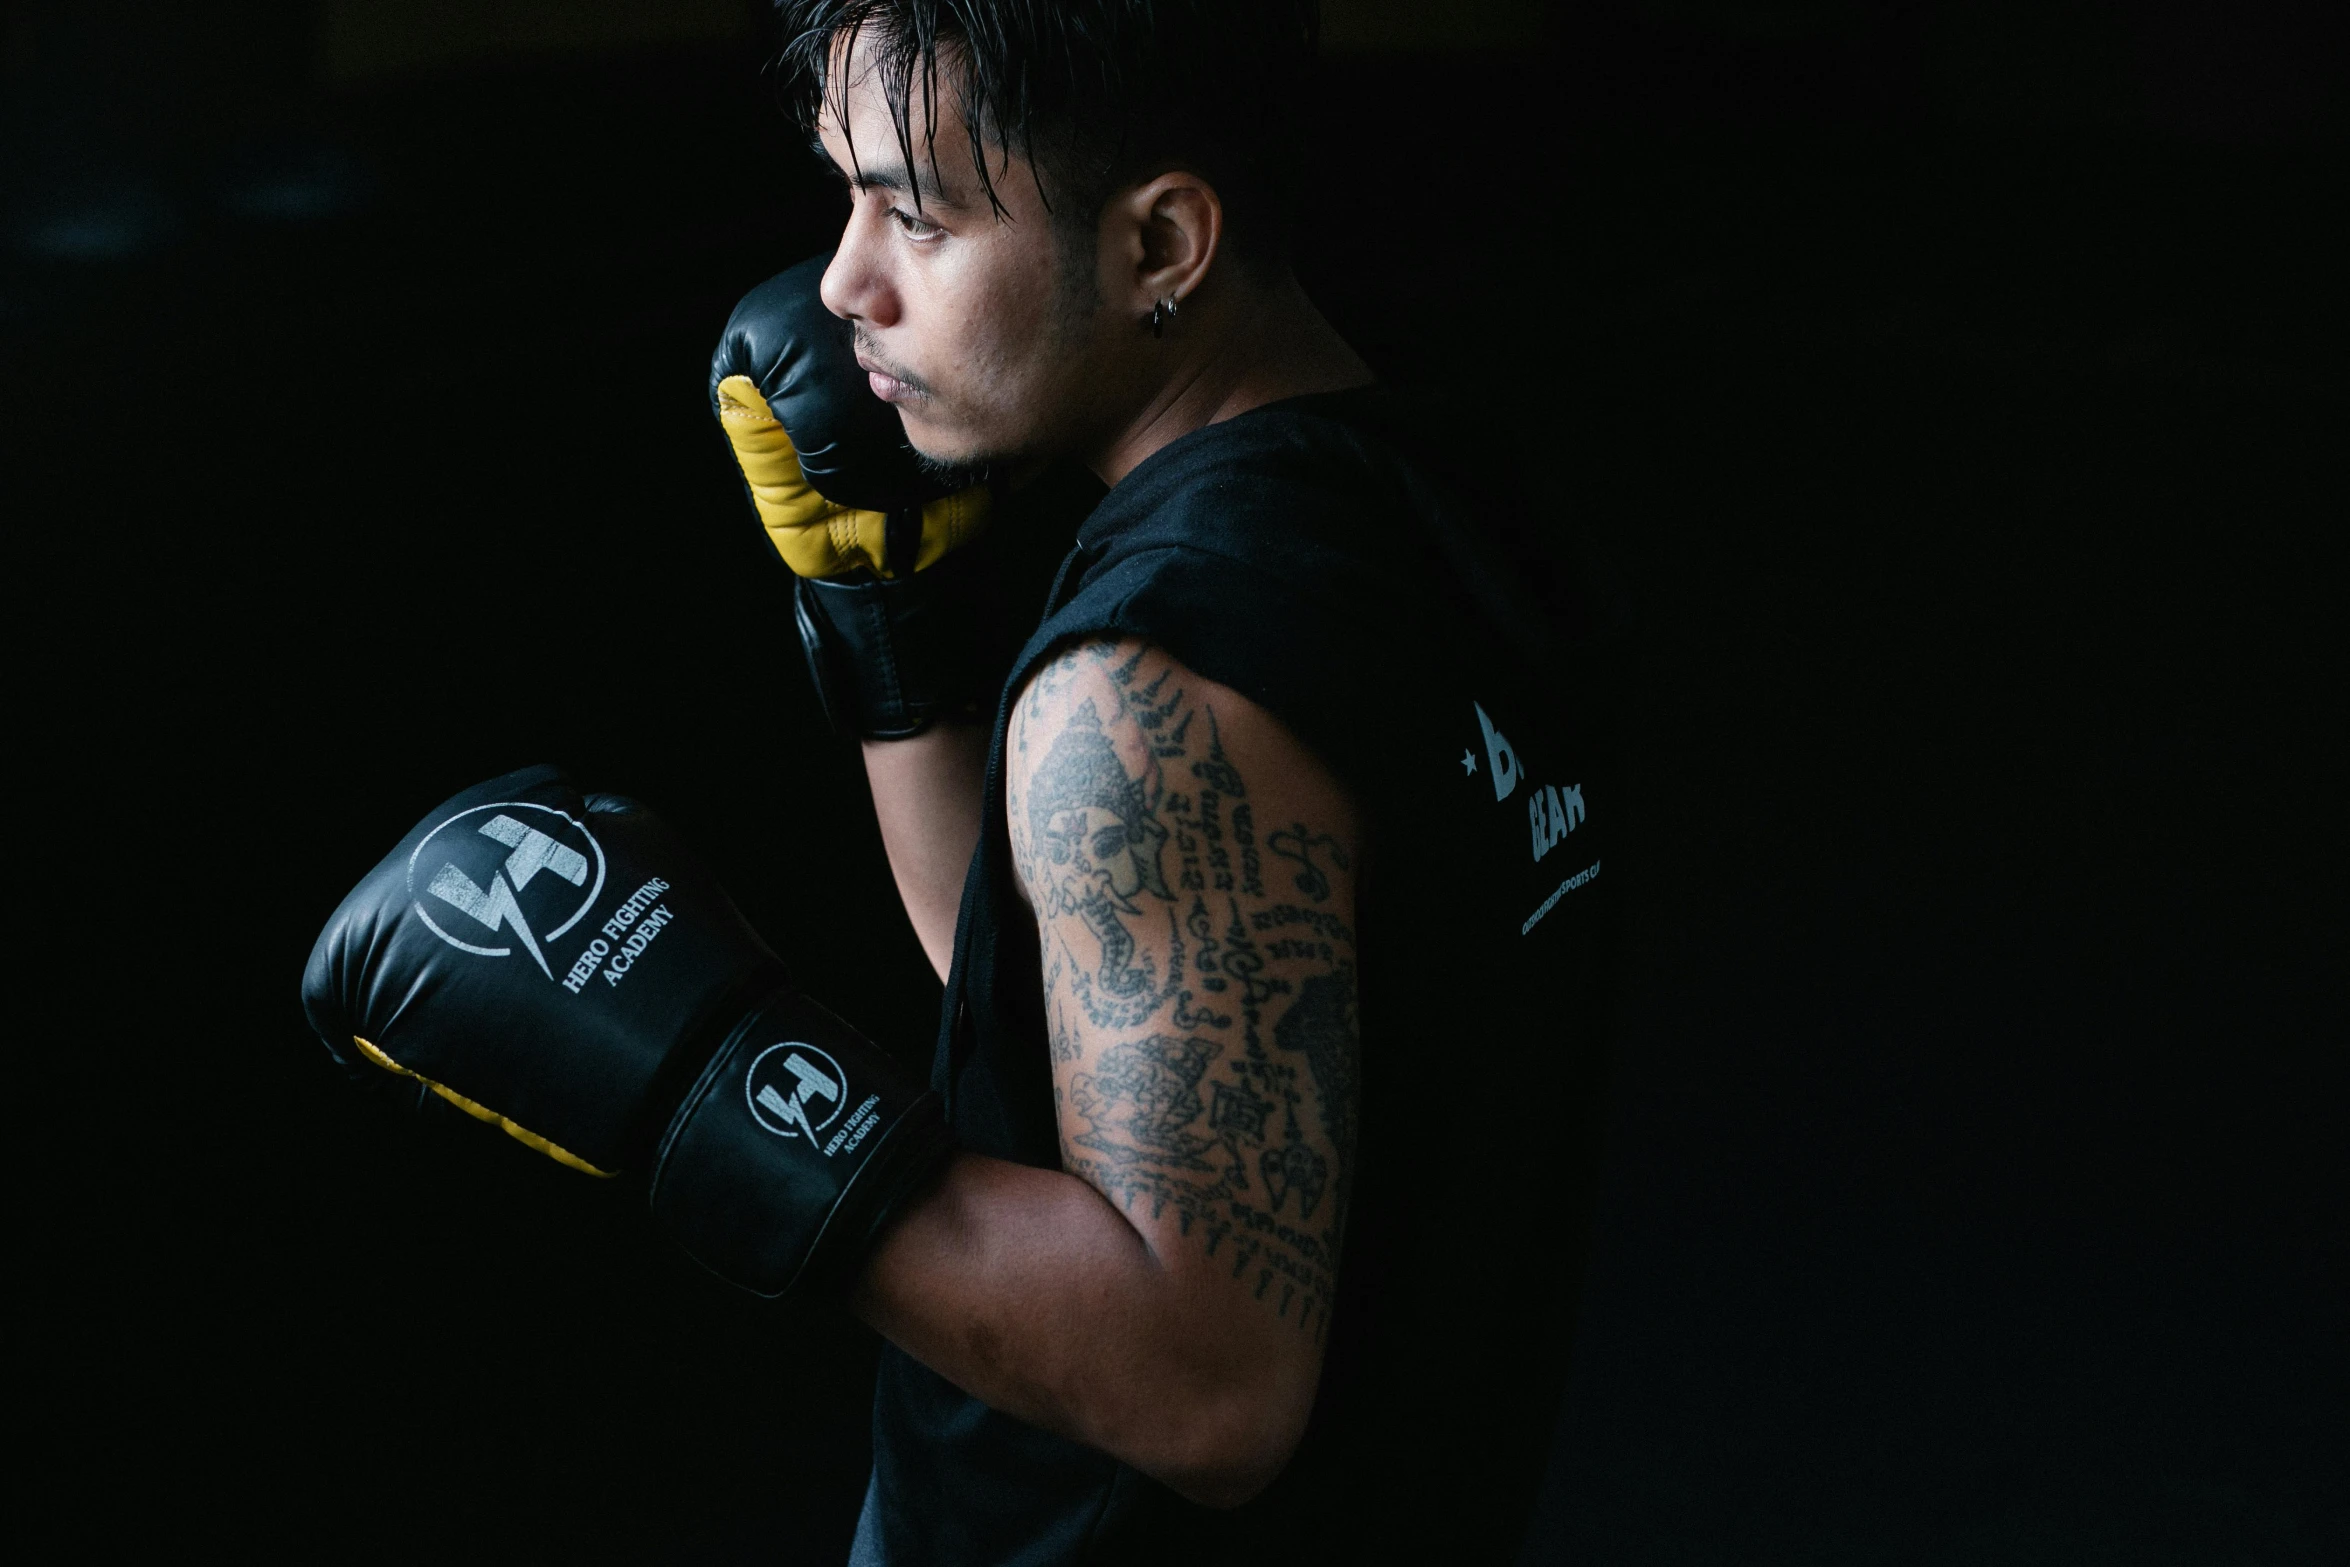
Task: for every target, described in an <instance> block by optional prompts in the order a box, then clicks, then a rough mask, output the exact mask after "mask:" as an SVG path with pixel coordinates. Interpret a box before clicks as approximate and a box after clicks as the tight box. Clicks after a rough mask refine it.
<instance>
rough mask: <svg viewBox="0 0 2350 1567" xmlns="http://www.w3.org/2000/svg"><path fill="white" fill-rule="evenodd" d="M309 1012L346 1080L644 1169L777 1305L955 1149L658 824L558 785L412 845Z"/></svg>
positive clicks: (840, 1268)
mask: <svg viewBox="0 0 2350 1567" xmlns="http://www.w3.org/2000/svg"><path fill="white" fill-rule="evenodd" d="M302 1003H303V1007H304V1010H305V1011H306V1012H307V1013H308V1015H309V1018H310V1022H311V1025H312V1026H313V1027H314V1028H316V1029H317V1030H318V1033H319V1036H320V1037H321V1038H322V1039H324V1040H325V1041H326V1045H327V1048H328V1050H329V1051H331V1052H332V1053H333V1054H334V1055H335V1056H336V1058H337V1059H338V1060H340V1061H342V1062H343V1063H344V1064H345V1066H346V1067H348V1068H350V1069H352V1070H354V1071H362V1072H371V1071H386V1072H393V1073H397V1074H399V1075H401V1076H403V1077H407V1078H412V1079H415V1080H416V1081H418V1082H420V1083H422V1084H423V1085H425V1086H426V1087H428V1088H429V1089H431V1091H432V1092H434V1093H436V1094H438V1095H440V1096H441V1097H442V1098H444V1099H446V1100H448V1101H449V1102H450V1103H451V1104H454V1105H456V1106H457V1107H458V1108H459V1109H461V1110H464V1111H465V1112H466V1113H468V1114H470V1115H473V1116H476V1117H478V1118H479V1119H481V1120H484V1121H488V1122H490V1123H492V1124H493V1125H496V1126H499V1127H502V1128H503V1129H504V1130H506V1131H507V1132H508V1133H510V1134H511V1135H513V1136H514V1137H516V1138H518V1139H519V1140H521V1141H522V1142H524V1143H526V1144H528V1145H529V1146H531V1147H532V1148H535V1149H537V1150H538V1151H540V1152H541V1153H544V1154H546V1155H548V1156H549V1157H551V1158H553V1159H556V1160H558V1161H560V1162H562V1163H563V1164H566V1165H569V1166H571V1167H572V1168H573V1169H577V1170H583V1171H585V1172H587V1173H589V1174H591V1175H612V1174H616V1173H618V1172H620V1171H622V1170H636V1169H641V1170H644V1171H645V1172H646V1173H647V1174H648V1175H649V1177H650V1187H651V1200H652V1208H653V1213H654V1216H655V1218H656V1220H657V1221H658V1222H659V1223H660V1224H661V1225H662V1226H663V1227H664V1228H666V1229H668V1230H669V1231H670V1232H671V1234H673V1235H674V1236H675V1237H676V1239H677V1240H678V1241H679V1242H680V1243H681V1244H682V1245H683V1246H684V1247H685V1249H686V1250H687V1251H688V1252H689V1253H691V1254H692V1255H693V1256H694V1257H696V1258H697V1259H699V1260H700V1261H701V1262H702V1263H703V1264H705V1265H706V1266H708V1267H709V1268H710V1269H711V1270H712V1271H713V1272H716V1273H718V1274H719V1275H721V1276H722V1277H724V1278H727V1279H730V1280H732V1281H733V1282H734V1283H737V1284H739V1285H742V1286H743V1287H744V1288H746V1289H749V1290H752V1291H753V1292H755V1293H757V1294H761V1295H769V1296H774V1295H781V1294H783V1293H785V1292H786V1291H788V1290H791V1289H793V1288H794V1287H802V1288H805V1287H809V1286H810V1285H820V1286H823V1285H833V1284H839V1283H845V1281H846V1279H847V1278H848V1277H849V1276H850V1275H851V1274H852V1273H853V1270H854V1267H855V1264H856V1262H857V1260H858V1259H859V1258H861V1257H862V1255H863V1253H864V1251H865V1249H866V1247H867V1246H868V1245H869V1244H870V1241H871V1238H872V1236H873V1235H874V1234H875V1233H876V1232H877V1231H878V1229H879V1228H880V1226H881V1225H882V1224H883V1222H884V1221H886V1219H887V1218H888V1216H889V1214H890V1213H891V1212H892V1211H893V1210H894V1209H895V1207H896V1206H897V1204H898V1203H899V1202H901V1201H902V1200H903V1199H904V1198H905V1197H906V1196H907V1194H908V1193H909V1192H910V1191H912V1190H913V1189H914V1188H915V1187H916V1186H917V1185H918V1184H919V1183H920V1182H921V1181H922V1179H923V1178H924V1177H925V1176H926V1175H927V1174H928V1173H929V1172H930V1171H931V1170H933V1169H935V1168H936V1167H937V1166H938V1164H939V1163H940V1162H941V1161H942V1160H944V1159H945V1157H946V1156H947V1154H948V1153H949V1152H950V1151H951V1143H950V1140H949V1137H948V1134H947V1131H946V1127H945V1123H944V1120H943V1117H942V1115H941V1113H940V1108H939V1101H938V1096H937V1095H936V1094H934V1093H932V1092H931V1091H930V1089H929V1088H928V1087H927V1086H926V1085H924V1084H922V1083H920V1082H919V1081H917V1080H916V1079H915V1078H914V1077H913V1076H912V1075H911V1074H909V1073H907V1072H906V1071H904V1070H903V1069H902V1068H900V1067H899V1066H898V1065H897V1063H895V1062H894V1061H892V1060H891V1059H890V1058H889V1057H888V1056H887V1055H886V1054H884V1053H883V1052H882V1051H881V1050H879V1049H877V1048H876V1047H875V1046H874V1045H873V1044H872V1043H870V1042H869V1041H868V1040H866V1039H865V1038H864V1037H863V1036H862V1035H860V1034H859V1033H858V1032H857V1031H856V1030H855V1029H853V1028H851V1027H850V1026H849V1025H848V1024H846V1023H844V1022H842V1021H841V1020H840V1019H839V1018H836V1017H834V1016H833V1015H832V1014H831V1013H830V1012H827V1011H826V1010H825V1009H824V1008H822V1007H820V1006H818V1005H816V1004H815V1003H814V1002H812V1001H810V1000H808V999H807V998H806V997H804V996H802V995H801V994H799V992H798V991H797V990H795V989H794V988H793V986H792V985H791V983H790V980H789V979H788V977H787V976H786V974H785V972H784V968H783V965H782V964H781V963H780V962H779V961H778V960H777V959H776V957H775V955H774V954H773V953H772V952H771V951H769V950H768V948H767V946H766V945H765V943H763V942H762V941H761V940H760V939H759V937H758V935H757V934H756V933H755V932H754V931H752V929H751V928H750V926H749V925H748V923H746V922H745V921H744V919H743V918H742V916H741V914H740V913H739V912H737V910H736V909H735V907H734V904H733V903H732V901H731V900H729V899H728V897H727V896H726V894H725V892H724V891H723V890H722V889H721V888H720V887H719V885H718V883H717V881H716V880H715V879H714V878H713V877H712V876H711V875H710V873H709V871H708V870H707V869H706V868H705V867H704V866H703V865H702V864H701V862H700V861H699V860H698V859H697V858H696V857H695V856H694V855H693V854H692V853H691V851H690V850H688V849H687V848H686V846H685V845H684V844H683V843H682V842H681V841H680V840H679V839H678V838H677V836H676V835H675V834H674V833H673V832H671V831H670V829H669V828H668V827H667V826H666V825H664V824H663V823H662V822H661V821H660V820H659V819H658V818H657V817H655V816H654V815H653V814H652V813H651V812H649V811H647V810H645V809H644V808H643V807H642V806H640V805H638V804H636V803H635V802H634V801H631V800H627V799H624V798H621V797H620V796H617V795H608V794H587V795H583V794H582V793H580V792H579V790H578V789H576V788H575V787H574V786H573V785H572V783H571V781H570V780H569V779H568V778H566V777H565V776H564V775H563V773H562V772H560V771H559V770H557V769H555V768H552V767H535V768H529V769H526V770H524V771H522V772H517V773H509V774H507V775H506V776H505V777H502V778H496V779H492V780H491V781H490V782H488V783H485V784H481V785H479V786H477V787H475V788H472V789H468V790H466V791H465V792H464V793H462V794H460V795H457V796H456V797H455V798H453V799H451V800H449V801H448V802H447V803H445V804H443V805H442V806H440V807H439V808H438V809H437V810H435V811H433V812H432V813H431V814H430V815H428V816H426V817H425V819H424V820H423V821H421V822H419V823H417V824H416V826H415V827H414V828H413V829H411V830H410V831H409V833H408V834H407V835H406V836H405V837H404V838H402V839H401V840H400V842H399V844H398V846H397V847H395V848H394V849H393V850H392V852H391V853H390V854H389V855H387V856H385V858H384V860H383V862H382V863H381V864H379V865H377V866H376V867H375V869H374V870H372V871H370V872H369V873H368V874H367V876H366V877H365V879H363V880H362V881H361V882H360V883H359V885H358V886H357V887H356V888H355V889H353V891H352V892H351V894H350V896H348V897H347V898H345V899H344V900H343V902H342V905H341V906H340V907H339V908H337V909H336V910H335V913H334V916H333V917H332V918H331V919H329V920H328V921H327V924H326V929H325V930H324V931H323V932H321V933H320V935H319V938H318V941H317V943H316V945H315V946H314V947H313V948H312V949H311V953H310V961H309V965H308V967H307V969H306V970H305V972H304V974H303V980H302Z"/></svg>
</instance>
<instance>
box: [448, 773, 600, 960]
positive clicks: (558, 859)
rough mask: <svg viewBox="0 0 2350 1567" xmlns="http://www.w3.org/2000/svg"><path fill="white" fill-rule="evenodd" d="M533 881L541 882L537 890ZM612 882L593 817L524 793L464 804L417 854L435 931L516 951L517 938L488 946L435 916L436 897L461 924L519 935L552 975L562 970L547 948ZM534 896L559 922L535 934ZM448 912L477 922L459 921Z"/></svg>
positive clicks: (464, 947)
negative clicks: (528, 908) (550, 962)
mask: <svg viewBox="0 0 2350 1567" xmlns="http://www.w3.org/2000/svg"><path fill="white" fill-rule="evenodd" d="M420 875H421V876H422V877H423V878H424V885H423V887H422V888H421V889H420V888H419V887H418V885H417V882H418V879H419V876H420ZM533 884H535V885H536V888H537V890H536V891H535V892H529V889H530V888H532V886H533ZM574 888H576V889H579V890H578V892H577V893H576V894H575V893H574V892H573V890H572V889H574ZM603 890H604V849H603V846H602V845H601V844H599V843H597V842H596V838H595V834H593V833H591V832H589V831H588V830H587V826H586V824H584V823H583V822H581V821H579V820H578V819H577V818H575V817H572V816H568V815H566V814H564V813H563V812H561V811H558V810H556V809H554V808H553V807H551V806H545V805H532V804H529V803H528V802H525V801H520V800H502V801H499V802H498V803H496V804H494V805H477V806H474V807H473V808H472V809H471V810H465V811H459V812H458V813H457V814H456V815H454V816H452V817H450V818H449V819H448V820H447V821H445V822H443V823H441V824H440V825H439V826H438V827H435V828H434V829H433V830H432V831H431V832H428V833H426V834H425V835H424V840H423V841H422V842H421V843H419V844H417V846H416V849H415V852H414V853H412V854H410V855H409V856H408V893H409V896H410V897H411V898H413V899H414V900H415V908H416V915H417V918H419V919H421V920H423V921H424V924H425V928H426V929H427V930H430V931H431V932H432V933H433V934H434V935H436V936H438V937H440V938H441V940H443V941H445V942H447V943H448V944H449V945H450V946H452V947H455V948H456V949H457V950H458V951H460V952H473V953H478V954H480V955H481V956H483V957H485V958H502V957H506V956H508V955H510V954H511V953H512V952H513V951H514V947H513V945H512V944H509V945H507V946H502V947H492V946H484V945H481V944H479V943H477V942H472V941H466V940H464V939H462V938H461V937H459V936H456V935H453V934H451V933H450V931H449V930H448V929H446V928H444V927H443V926H442V925H441V924H440V922H439V921H438V920H435V919H434V918H433V912H432V910H431V908H429V907H428V906H427V904H426V899H428V898H429V899H431V900H432V901H433V902H434V903H436V904H439V905H441V907H442V910H443V912H442V915H441V918H442V919H449V920H450V923H451V924H453V925H457V928H458V929H459V930H463V931H466V932H467V933H468V934H471V933H472V928H473V926H479V927H481V929H482V930H483V931H486V932H487V933H488V936H487V939H490V940H495V939H496V938H497V937H499V936H500V935H507V936H510V937H511V939H512V942H515V943H519V944H520V945H521V947H522V949H523V950H524V951H525V952H528V953H529V954H530V957H531V961H532V962H534V963H536V964H537V965H538V966H539V972H540V973H542V974H544V975H546V976H547V978H548V979H550V980H551V979H553V978H554V977H555V974H554V971H553V970H552V969H550V968H549V967H548V966H547V957H546V953H545V952H544V951H543V950H542V949H543V948H544V946H545V945H546V944H547V943H549V942H553V941H556V940H559V939H561V937H562V936H563V934H564V933H565V932H566V931H568V930H570V929H571V927H572V926H574V925H576V924H578V923H579V922H580V920H581V919H582V918H584V917H585V916H586V914H587V911H588V909H589V907H590V906H591V905H592V904H594V902H595V901H596V895H597V894H598V893H600V892H602V891H603ZM526 892H529V895H528V897H527V898H526V897H525V893H526ZM575 898H576V901H574V899H575ZM526 903H528V904H530V905H533V906H535V907H536V908H537V909H538V911H539V916H540V919H539V923H541V924H547V922H548V921H549V920H553V921H554V922H555V923H553V924H551V925H549V926H548V928H547V929H546V930H545V931H544V933H543V934H541V933H537V932H534V930H533V928H532V922H531V919H530V917H529V915H528V914H527V913H526V912H525V908H524V905H525V904H526ZM449 910H455V911H456V913H458V914H460V915H463V916H464V917H465V919H466V920H468V921H470V922H471V924H460V923H458V921H456V920H454V919H451V918H450V915H449V913H448V912H447V911H449Z"/></svg>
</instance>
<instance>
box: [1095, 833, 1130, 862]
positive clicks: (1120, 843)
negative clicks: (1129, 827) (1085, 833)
mask: <svg viewBox="0 0 2350 1567" xmlns="http://www.w3.org/2000/svg"><path fill="white" fill-rule="evenodd" d="M1125 847H1126V829H1125V828H1123V827H1104V828H1103V829H1102V830H1101V831H1100V832H1097V833H1095V834H1094V835H1093V857H1094V858H1095V859H1097V860H1106V859H1108V858H1109V857H1110V856H1112V855H1114V854H1117V853H1119V852H1120V851H1122V850H1123V849H1124V848H1125Z"/></svg>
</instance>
